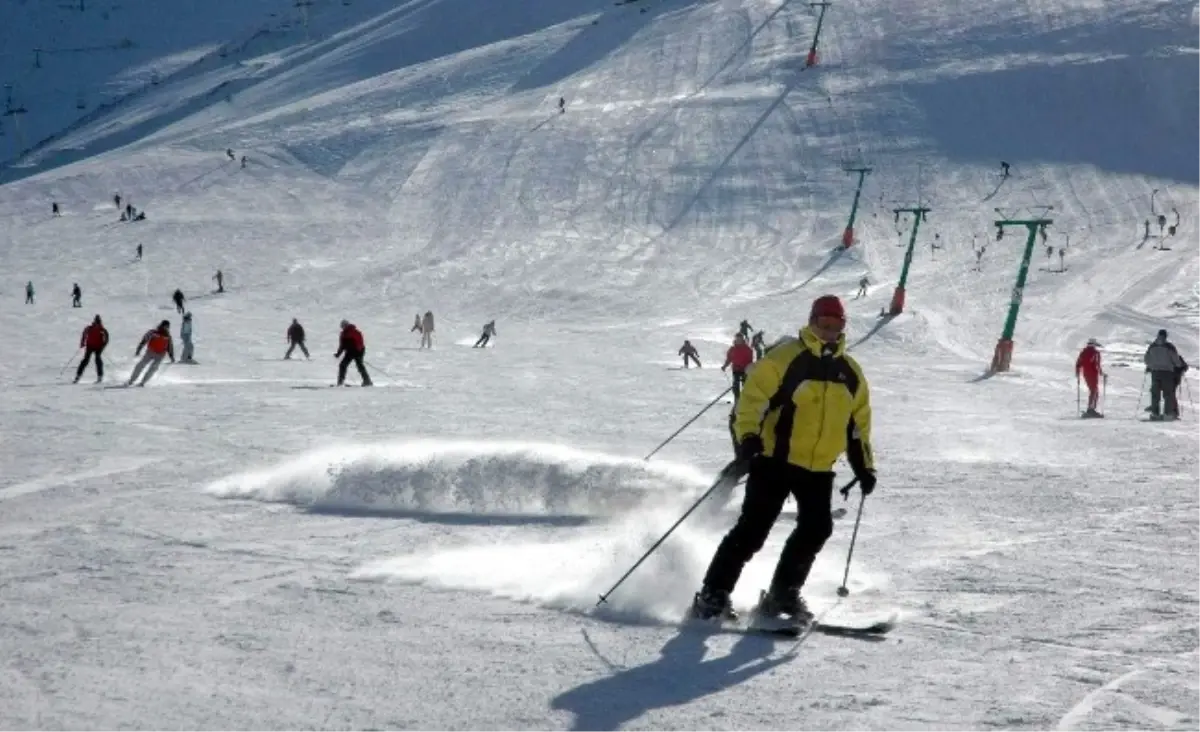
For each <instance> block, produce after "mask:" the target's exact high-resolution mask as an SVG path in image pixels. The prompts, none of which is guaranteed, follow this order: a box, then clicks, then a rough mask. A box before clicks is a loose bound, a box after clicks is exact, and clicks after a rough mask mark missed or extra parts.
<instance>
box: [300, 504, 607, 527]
mask: <svg viewBox="0 0 1200 732" xmlns="http://www.w3.org/2000/svg"><path fill="white" fill-rule="evenodd" d="M305 513H309V514H313V515H316V516H344V517H346V518H374V519H391V520H395V519H409V520H412V521H420V522H421V523H427V524H442V525H445V526H562V527H572V526H583V525H585V524H588V523H591V521H592V520H593V519H592V517H590V516H584V515H569V514H568V515H560V516H547V515H546V514H538V513H470V512H467V511H422V510H419V509H412V508H374V507H369V506H361V507H356V506H309V507H308V508H306V509H305Z"/></svg>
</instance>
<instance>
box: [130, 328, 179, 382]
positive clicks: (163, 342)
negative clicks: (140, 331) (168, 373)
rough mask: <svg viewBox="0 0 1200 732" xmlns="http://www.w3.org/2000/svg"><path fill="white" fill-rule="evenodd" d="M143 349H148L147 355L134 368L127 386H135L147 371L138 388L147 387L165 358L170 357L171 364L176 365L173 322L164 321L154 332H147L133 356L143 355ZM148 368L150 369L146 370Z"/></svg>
mask: <svg viewBox="0 0 1200 732" xmlns="http://www.w3.org/2000/svg"><path fill="white" fill-rule="evenodd" d="M143 348H144V349H146V355H144V356H142V360H141V361H138V362H137V365H136V366H134V367H133V373H132V374H130V375H129V381H128V382H127V383H126V384H125V385H126V386H133V382H135V381H137V380H138V377H139V376H141V375H142V369H145V370H146V375H145V377H144V378H143V379H142V380H141V381H140V382H139V383H138V386H145V385H146V382H147V381H149V380H150V378H151V377H152V376H154V374H155V372H157V371H158V367H159V365H161V364H162V360H163V356H169V357H170V358H171V363H175V344H174V343H173V342H172V340H171V321H169V320H164V321H162V322H161V323H159V324H158V327H157V328H155V329H154V330H148V331H146V335H144V336H142V341H141V343H138V347H137V349H136V350H135V351H134V352H133V355H135V356H139V355H141V353H142V349H143ZM147 366H149V368H146V367H147Z"/></svg>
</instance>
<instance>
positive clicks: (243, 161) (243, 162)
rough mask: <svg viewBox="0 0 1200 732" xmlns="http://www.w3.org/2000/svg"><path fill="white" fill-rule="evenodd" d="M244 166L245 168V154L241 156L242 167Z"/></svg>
mask: <svg viewBox="0 0 1200 732" xmlns="http://www.w3.org/2000/svg"><path fill="white" fill-rule="evenodd" d="M245 168H246V156H245V155H243V156H242V169H243V170H244V169H245Z"/></svg>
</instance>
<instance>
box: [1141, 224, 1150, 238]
mask: <svg viewBox="0 0 1200 732" xmlns="http://www.w3.org/2000/svg"><path fill="white" fill-rule="evenodd" d="M1149 240H1150V219H1146V221H1145V222H1144V225H1143V227H1142V243H1143V244H1145V243H1146V242H1147V241H1149Z"/></svg>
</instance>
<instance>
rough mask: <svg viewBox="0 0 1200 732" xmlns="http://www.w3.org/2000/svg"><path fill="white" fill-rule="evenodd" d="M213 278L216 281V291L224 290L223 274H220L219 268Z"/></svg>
mask: <svg viewBox="0 0 1200 732" xmlns="http://www.w3.org/2000/svg"><path fill="white" fill-rule="evenodd" d="M213 279H214V280H216V281H217V292H225V275H223V274H221V270H219V269H218V270H217V273H216V274H215V275H213Z"/></svg>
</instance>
